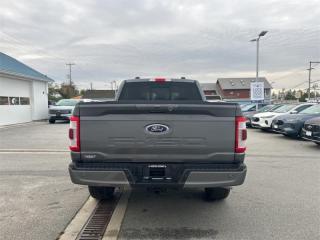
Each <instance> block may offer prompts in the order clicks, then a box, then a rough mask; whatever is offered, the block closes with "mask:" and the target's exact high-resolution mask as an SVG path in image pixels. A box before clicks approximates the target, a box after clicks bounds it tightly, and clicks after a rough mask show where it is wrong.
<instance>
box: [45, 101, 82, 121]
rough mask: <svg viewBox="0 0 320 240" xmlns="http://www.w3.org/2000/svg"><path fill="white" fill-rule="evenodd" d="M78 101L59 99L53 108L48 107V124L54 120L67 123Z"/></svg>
mask: <svg viewBox="0 0 320 240" xmlns="http://www.w3.org/2000/svg"><path fill="white" fill-rule="evenodd" d="M79 101H80V100H78V99H61V100H59V101H58V102H57V103H56V104H55V105H54V106H50V107H49V123H55V122H56V120H64V121H69V120H70V117H71V115H72V111H73V109H74V107H75V105H76V104H77V103H78V102H79Z"/></svg>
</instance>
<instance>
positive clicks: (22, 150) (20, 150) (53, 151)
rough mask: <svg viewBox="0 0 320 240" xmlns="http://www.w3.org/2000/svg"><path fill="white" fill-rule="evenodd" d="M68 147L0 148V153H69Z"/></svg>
mask: <svg viewBox="0 0 320 240" xmlns="http://www.w3.org/2000/svg"><path fill="white" fill-rule="evenodd" d="M69 152H70V151H69V150H68V149H0V153H40V154H43V153H69Z"/></svg>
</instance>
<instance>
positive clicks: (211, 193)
mask: <svg viewBox="0 0 320 240" xmlns="http://www.w3.org/2000/svg"><path fill="white" fill-rule="evenodd" d="M229 194H230V188H205V197H206V199H207V200H209V201H218V200H223V199H225V198H227V197H228V196H229Z"/></svg>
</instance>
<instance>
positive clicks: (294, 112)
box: [290, 110, 298, 114]
mask: <svg viewBox="0 0 320 240" xmlns="http://www.w3.org/2000/svg"><path fill="white" fill-rule="evenodd" d="M297 113H298V111H296V110H294V111H292V112H290V114H297Z"/></svg>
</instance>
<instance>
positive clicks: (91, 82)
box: [90, 82, 92, 90]
mask: <svg viewBox="0 0 320 240" xmlns="http://www.w3.org/2000/svg"><path fill="white" fill-rule="evenodd" d="M90 89H91V90H92V82H91V83H90Z"/></svg>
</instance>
